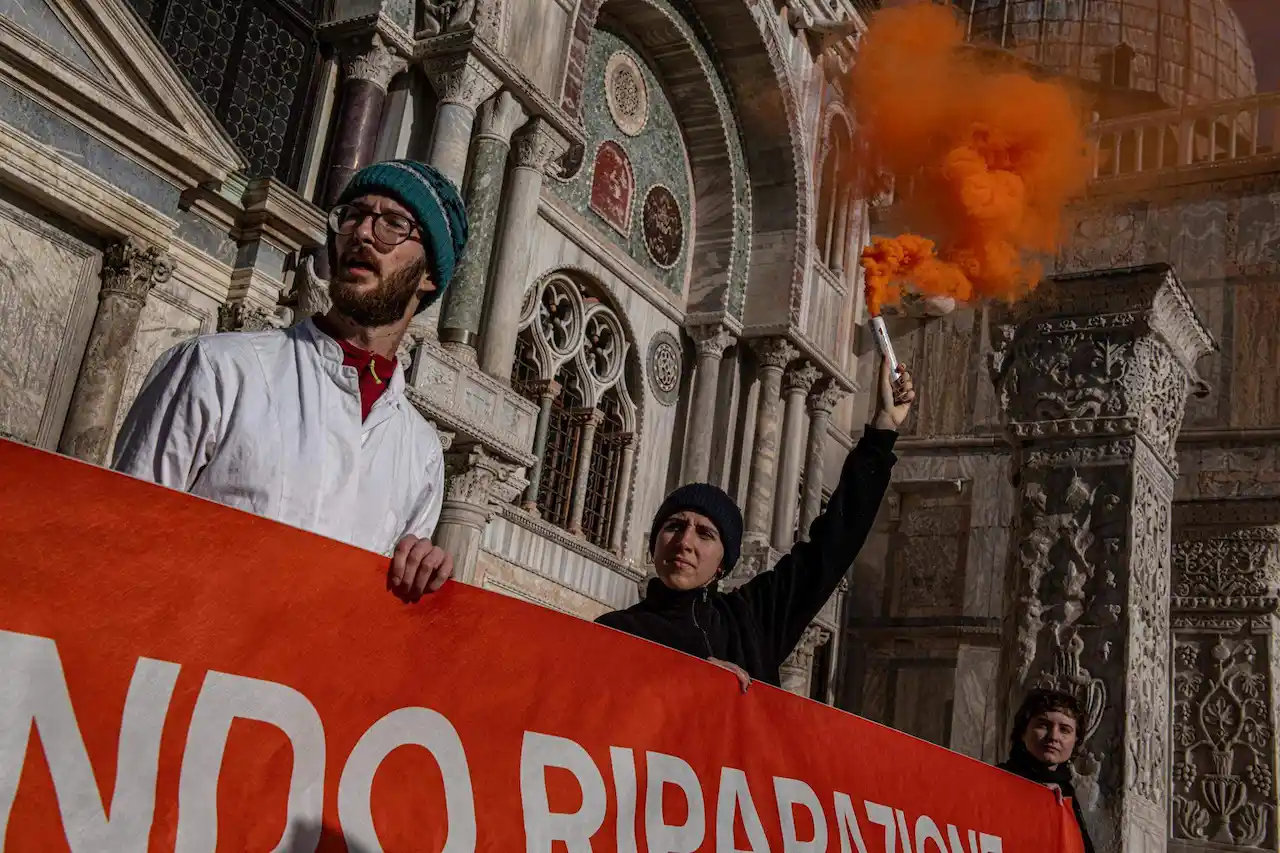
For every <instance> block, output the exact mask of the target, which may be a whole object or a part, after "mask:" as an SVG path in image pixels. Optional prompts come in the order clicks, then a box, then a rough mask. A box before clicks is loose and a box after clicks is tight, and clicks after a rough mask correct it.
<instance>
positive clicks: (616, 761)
mask: <svg viewBox="0 0 1280 853" xmlns="http://www.w3.org/2000/svg"><path fill="white" fill-rule="evenodd" d="M609 763H610V764H612V765H613V796H614V799H615V800H616V801H617V806H618V809H617V811H618V831H617V835H618V844H617V849H618V853H636V795H637V793H638V788H637V786H636V758H635V754H634V753H632V751H631V750H629V749H624V748H623V747H620V746H611V747H609Z"/></svg>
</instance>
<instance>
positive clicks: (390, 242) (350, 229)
mask: <svg viewBox="0 0 1280 853" xmlns="http://www.w3.org/2000/svg"><path fill="white" fill-rule="evenodd" d="M369 216H372V217H373V236H374V237H375V238H377V240H378V242H379V243H382V244H384V245H387V246H398V245H400V244H401V243H403V242H404V241H405V240H408V239H409V237H411V236H412V235H413V229H414V228H416V227H417V223H416V222H414V221H413V220H412V219H410V218H409V217H407V216H405V215H403V214H400V213H395V212H394V211H390V210H386V211H383V212H382V213H374V212H373V211H372V210H366V209H365V208H362V207H355V206H354V205H350V204H340V205H338V206H337V207H335V208H334V209H333V210H331V211H329V229H330V230H331V231H333V233H335V234H341V235H342V236H343V237H349V236H351V235H352V234H354V233H355V232H356V229H357V228H359V227H360V226H361V224H363V223H364V220H365V218H366V217H369Z"/></svg>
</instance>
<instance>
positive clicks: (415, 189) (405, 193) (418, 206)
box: [338, 160, 467, 312]
mask: <svg viewBox="0 0 1280 853" xmlns="http://www.w3.org/2000/svg"><path fill="white" fill-rule="evenodd" d="M371 194H372V195H384V196H387V197H389V198H393V199H395V200H396V201H398V202H400V203H401V204H403V205H404V206H405V208H406V209H407V210H408V211H409V213H411V214H412V215H413V218H414V220H415V221H416V222H417V223H418V227H419V229H420V230H421V231H422V248H423V249H424V250H425V251H426V254H427V265H428V267H429V268H430V270H431V280H432V281H434V282H435V285H436V289H435V290H433V291H432V292H431V293H429V294H427V296H426V298H425V299H423V300H422V304H420V305H419V306H418V311H419V312H421V311H423V310H424V309H426V308H427V306H429V305H430V304H431V303H433V302H435V301H436V300H437V299H439V298H440V296H441V294H443V293H444V291H445V288H447V287H448V286H449V282H450V281H451V280H452V279H453V271H454V270H455V269H456V268H457V266H458V260H459V259H460V258H461V257H462V249H463V247H465V246H466V245H467V209H466V206H465V205H464V204H463V203H462V197H461V196H460V195H458V188H457V187H455V186H454V185H453V181H451V180H449V179H448V178H446V177H445V176H444V175H442V174H441V173H440V171H439V170H438V169H436V168H435V167H434V166H429V165H427V164H426V163H421V162H419V161H417V160H384V161H383V162H381V163H374V164H372V165H369V166H365V167H364V168H363V169H361V170H360V171H359V172H356V173H355V174H354V175H352V176H351V181H350V183H348V184H347V188H346V189H344V190H343V191H342V195H341V197H339V199H338V204H347V203H349V202H350V201H352V200H353V199H356V198H359V197H360V196H362V195H371Z"/></svg>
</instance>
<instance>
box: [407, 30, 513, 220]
mask: <svg viewBox="0 0 1280 853" xmlns="http://www.w3.org/2000/svg"><path fill="white" fill-rule="evenodd" d="M422 70H423V71H424V72H425V73H426V75H427V79H428V80H430V81H431V88H433V89H434V90H435V93H436V117H435V124H433V125H432V128H431V145H430V153H428V155H427V162H428V163H430V164H431V165H432V166H435V167H436V168H437V169H439V170H440V171H441V173H443V174H444V176H445V177H446V178H448V179H449V180H451V181H453V183H454V185H455V186H457V187H458V188H459V189H461V188H462V185H463V178H464V177H465V176H466V173H467V155H468V154H469V153H470V151H471V129H472V126H473V125H474V124H475V120H476V108H477V107H478V106H480V104H482V103H484V102H485V101H487V100H489V98H491V97H492V96H493V93H494V92H496V91H498V78H497V76H496V75H495V74H494V73H493V72H492V71H490V70H489V69H488V68H486V67H485V66H484V65H483V64H482V63H481V62H480V61H479V60H478V59H476V58H475V57H474V56H472V55H471V54H467V55H466V56H464V57H459V56H450V57H446V58H442V59H434V58H433V59H428V60H427V61H426V62H424V63H423V64H422ZM508 136H509V134H508ZM468 212H470V211H468Z"/></svg>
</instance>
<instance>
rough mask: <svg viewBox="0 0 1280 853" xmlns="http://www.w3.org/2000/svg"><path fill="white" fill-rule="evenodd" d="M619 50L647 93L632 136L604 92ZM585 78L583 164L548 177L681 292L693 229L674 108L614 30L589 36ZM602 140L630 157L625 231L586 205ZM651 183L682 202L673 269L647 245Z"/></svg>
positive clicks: (571, 201) (620, 243)
mask: <svg viewBox="0 0 1280 853" xmlns="http://www.w3.org/2000/svg"><path fill="white" fill-rule="evenodd" d="M619 51H623V52H626V53H627V54H629V55H630V56H631V58H632V59H634V60H635V63H636V65H637V66H639V68H640V71H641V74H643V76H644V84H645V89H646V91H647V94H648V98H649V114H648V120H647V121H646V123H645V126H644V129H643V130H641V131H640V133H639V134H638V135H636V136H628V135H627V134H625V133H623V132H622V131H621V130H619V129H618V126H617V125H616V124H615V123H614V121H613V116H612V115H611V114H610V113H609V102H608V98H607V97H606V95H605V86H604V71H605V64H606V63H607V62H608V61H609V57H611V56H613V55H614V54H615V53H617V52H619ZM585 81H586V82H585V84H584V92H583V110H582V113H583V115H582V121H583V125H584V127H585V129H586V131H587V143H586V151H585V153H584V154H583V157H582V168H581V169H579V170H578V173H577V174H576V175H575V176H574V177H572V178H571V179H569V180H568V181H559V180H552V182H551V183H552V186H553V188H554V189H555V192H556V194H557V195H558V196H560V197H561V198H562V199H564V200H565V201H566V202H568V203H569V204H570V205H571V206H572V207H573V208H574V209H575V210H577V211H579V212H581V213H582V214H583V215H584V216H585V217H586V218H587V219H588V220H589V221H590V222H591V223H592V224H593V225H595V226H596V230H597V231H598V232H599V233H600V235H601V236H603V237H604V238H605V239H606V240H608V241H609V242H610V243H612V244H614V245H615V246H618V247H619V248H621V249H623V250H624V251H626V252H627V253H628V254H629V255H630V256H631V257H632V258H634V259H635V260H636V262H638V263H639V264H641V265H642V266H643V267H644V268H645V269H646V270H648V271H649V272H651V273H652V274H653V276H654V278H656V279H657V280H658V281H660V282H662V284H663V285H665V286H666V287H667V289H668V290H670V291H671V292H672V293H676V294H680V293H683V291H684V279H685V272H686V270H687V269H688V266H689V235H690V234H691V233H692V231H693V228H692V225H693V223H692V221H691V218H690V204H689V198H690V194H691V192H692V188H691V187H690V185H689V171H688V167H687V165H686V162H685V151H684V140H683V137H682V136H681V134H680V126H679V123H678V122H677V121H676V116H675V112H674V110H672V108H671V104H670V102H669V101H668V100H667V97H666V94H665V92H663V90H662V85H661V84H660V83H659V82H658V80H657V78H656V77H654V75H653V72H652V71H650V70H649V68H648V66H646V65H645V64H644V61H643V60H642V59H641V58H640V57H639V56H637V55H636V53H635V52H634V51H632V50H631V48H630V47H628V46H627V44H626V42H624V41H623V40H622V39H620V38H618V37H617V36H615V35H613V34H612V33H608V32H604V31H602V30H597V31H596V32H595V33H594V34H593V35H592V38H591V50H590V53H589V54H588V56H587V68H586V73H585ZM606 140H612V141H614V142H616V143H618V145H620V146H621V147H622V149H623V150H624V151H625V152H626V154H627V158H628V159H629V160H630V161H631V170H632V173H633V174H634V175H635V190H634V192H633V193H632V196H631V221H630V228H629V230H628V233H627V235H626V236H623V235H622V234H620V233H619V232H618V231H617V230H616V229H615V228H614V227H613V226H612V225H610V224H609V223H608V222H606V221H605V220H604V219H603V218H601V217H600V216H599V214H597V213H596V212H595V211H594V210H592V209H591V205H590V201H591V179H592V176H593V173H594V170H595V162H596V152H597V151H598V150H599V148H600V145H601V144H602V143H603V142H605V141H606ZM654 184H662V185H663V186H665V187H666V188H667V189H669V190H671V193H672V195H674V196H675V199H676V202H677V204H679V206H680V214H681V219H682V221H683V224H684V237H685V242H684V247H683V249H682V250H681V252H680V258H679V259H678V260H677V261H676V263H675V265H674V266H673V267H672V268H671V269H663V268H662V267H660V266H658V265H657V264H656V263H654V262H653V259H652V258H650V257H649V252H648V250H647V249H646V248H645V242H644V223H643V221H642V220H643V216H642V211H643V208H644V199H645V194H646V193H648V192H649V189H650V188H651V187H652V186H653V185H654Z"/></svg>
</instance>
